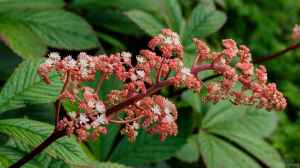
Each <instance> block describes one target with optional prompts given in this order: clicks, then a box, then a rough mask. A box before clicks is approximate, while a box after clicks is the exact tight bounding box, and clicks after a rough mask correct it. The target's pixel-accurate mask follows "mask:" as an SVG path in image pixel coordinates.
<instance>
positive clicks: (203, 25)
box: [183, 4, 226, 44]
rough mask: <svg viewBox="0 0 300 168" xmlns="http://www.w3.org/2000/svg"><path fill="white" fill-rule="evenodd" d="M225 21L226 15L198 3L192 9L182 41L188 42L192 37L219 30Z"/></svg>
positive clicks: (203, 35) (206, 34)
mask: <svg viewBox="0 0 300 168" xmlns="http://www.w3.org/2000/svg"><path fill="white" fill-rule="evenodd" d="M225 21H226V15H225V14H224V13H223V12H220V11H217V10H215V9H214V8H211V7H206V6H205V5H203V4H199V5H198V6H197V7H195V8H194V9H193V11H192V15H191V16H190V18H189V20H188V22H187V25H186V28H185V31H184V34H183V42H184V44H188V43H187V41H188V40H189V41H190V42H191V38H193V37H201V38H203V37H205V36H208V35H210V34H212V33H214V32H216V31H217V30H219V29H220V28H221V27H222V26H223V24H224V23H225Z"/></svg>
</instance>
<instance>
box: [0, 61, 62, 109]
mask: <svg viewBox="0 0 300 168" xmlns="http://www.w3.org/2000/svg"><path fill="white" fill-rule="evenodd" d="M40 63H41V60H35V61H29V60H28V61H23V62H22V63H21V64H20V65H19V66H18V68H17V69H16V70H15V72H14V73H13V74H12V75H11V77H10V78H9V79H8V81H7V82H6V84H5V85H4V87H3V89H2V90H1V93H0V113H2V112H4V111H7V110H12V109H17V108H21V107H24V106H26V104H38V103H47V102H53V101H55V100H56V98H57V96H58V95H59V92H60V90H61V88H62V83H61V82H60V80H59V77H58V74H56V73H52V74H50V76H49V77H50V79H51V80H52V83H51V84H50V85H47V84H46V83H45V82H44V81H43V80H42V79H41V78H40V77H39V76H38V74H37V68H38V67H39V65H40Z"/></svg>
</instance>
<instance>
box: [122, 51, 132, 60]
mask: <svg viewBox="0 0 300 168" xmlns="http://www.w3.org/2000/svg"><path fill="white" fill-rule="evenodd" d="M121 57H122V58H123V60H124V62H130V61H131V53H129V52H122V53H121Z"/></svg>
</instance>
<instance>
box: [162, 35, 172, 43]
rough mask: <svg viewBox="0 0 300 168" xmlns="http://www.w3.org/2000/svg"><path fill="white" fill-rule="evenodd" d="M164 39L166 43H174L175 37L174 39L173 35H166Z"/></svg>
mask: <svg viewBox="0 0 300 168" xmlns="http://www.w3.org/2000/svg"><path fill="white" fill-rule="evenodd" d="M163 40H164V43H166V44H172V43H173V39H172V37H171V36H165V37H164V38H163Z"/></svg>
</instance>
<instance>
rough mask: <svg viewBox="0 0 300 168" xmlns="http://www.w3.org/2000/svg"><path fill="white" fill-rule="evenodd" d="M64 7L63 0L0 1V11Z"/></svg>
mask: <svg viewBox="0 0 300 168" xmlns="http://www.w3.org/2000/svg"><path fill="white" fill-rule="evenodd" d="M63 6H64V1H63V0H0V11H2V10H5V11H8V10H16V9H28V8H34V9H48V8H60V7H63Z"/></svg>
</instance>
